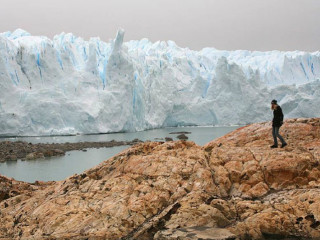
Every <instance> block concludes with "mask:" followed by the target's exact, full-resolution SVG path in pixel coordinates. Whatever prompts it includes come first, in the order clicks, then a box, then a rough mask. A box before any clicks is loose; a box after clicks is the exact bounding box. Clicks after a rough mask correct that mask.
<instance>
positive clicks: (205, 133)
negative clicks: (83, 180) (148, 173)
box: [0, 126, 239, 182]
mask: <svg viewBox="0 0 320 240" xmlns="http://www.w3.org/2000/svg"><path fill="white" fill-rule="evenodd" d="M237 128H239V126H230V127H177V128H161V129H153V130H147V131H142V132H133V133H110V134H98V135H76V136H52V137H17V138H1V139H0V141H4V140H9V141H27V142H32V143H52V142H56V143H64V142H84V141H92V142H98V141H111V140H116V141H130V140H133V139H135V138H138V139H140V140H143V141H147V140H151V141H162V140H163V139H164V138H165V137H171V138H173V140H178V139H177V138H176V137H177V135H178V134H170V133H172V132H190V134H186V135H187V136H188V137H189V139H188V140H189V141H194V142H195V143H197V144H198V145H204V144H206V143H208V142H210V141H212V140H213V139H216V138H218V137H221V136H223V135H225V134H226V133H228V132H231V131H233V130H235V129H237ZM128 147H129V146H119V147H111V148H100V149H94V148H92V149H88V150H87V151H86V152H84V151H70V152H66V155H65V156H61V157H51V158H43V159H36V160H28V161H21V160H18V161H7V162H4V163H0V174H1V175H4V176H7V177H13V178H15V179H16V180H20V181H26V182H34V181H36V180H40V181H51V180H54V181H60V180H63V179H65V178H67V177H69V176H71V175H73V174H75V173H78V174H79V173H81V172H83V171H85V170H87V169H89V168H92V167H94V166H96V165H98V164H99V163H100V162H102V161H104V160H107V159H109V158H110V157H112V156H114V155H116V154H118V153H119V152H121V151H123V150H124V149H126V148H128Z"/></svg>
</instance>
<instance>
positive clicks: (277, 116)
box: [272, 105, 283, 127]
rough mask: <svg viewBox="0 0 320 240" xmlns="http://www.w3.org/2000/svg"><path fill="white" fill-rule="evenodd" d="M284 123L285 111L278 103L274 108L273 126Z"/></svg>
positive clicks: (279, 125)
mask: <svg viewBox="0 0 320 240" xmlns="http://www.w3.org/2000/svg"><path fill="white" fill-rule="evenodd" d="M282 123H283V113H282V109H281V107H280V106H279V105H278V106H277V107H276V109H274V110H273V119H272V127H281V125H282Z"/></svg>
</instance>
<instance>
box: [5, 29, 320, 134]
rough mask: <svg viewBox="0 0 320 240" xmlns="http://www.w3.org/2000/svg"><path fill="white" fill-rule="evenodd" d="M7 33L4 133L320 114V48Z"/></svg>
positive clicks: (113, 129)
mask: <svg viewBox="0 0 320 240" xmlns="http://www.w3.org/2000/svg"><path fill="white" fill-rule="evenodd" d="M123 37H124V31H123V30H119V31H118V34H117V37H116V39H115V40H114V41H111V42H109V43H106V42H103V41H101V40H100V39H99V38H91V39H90V40H89V41H84V40H83V39H82V38H80V37H76V36H74V35H73V34H71V33H68V34H65V33H61V34H60V35H57V36H55V37H54V38H53V40H51V39H49V38H47V37H44V36H31V35H30V34H29V33H28V32H26V31H24V30H21V29H18V30H16V31H14V32H12V33H11V32H5V33H0V135H53V134H57V135H60V134H76V133H84V134H88V133H106V132H119V131H139V130H144V129H150V128H158V127H166V126H185V125H230V124H246V123H251V122H257V121H266V120H270V118H271V117H272V116H271V114H272V113H271V111H270V109H269V103H270V101H271V100H272V99H274V98H275V99H277V100H278V101H279V103H280V105H281V106H282V108H283V111H284V113H285V117H286V118H290V117H316V116H319V115H320V108H319V106H320V80H319V78H320V52H313V53H308V52H301V51H294V52H281V51H270V52H258V51H253V52H252V51H246V50H238V51H222V50H217V49H214V48H205V49H202V50H201V51H192V50H190V49H188V48H180V47H178V46H177V45H176V44H175V43H174V42H173V41H168V42H164V41H159V42H155V43H152V42H150V41H149V40H148V39H142V40H140V41H129V42H123Z"/></svg>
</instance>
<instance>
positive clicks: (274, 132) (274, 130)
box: [272, 127, 278, 146]
mask: <svg viewBox="0 0 320 240" xmlns="http://www.w3.org/2000/svg"><path fill="white" fill-rule="evenodd" d="M272 136H273V142H274V143H273V145H274V146H278V140H277V135H276V128H275V127H272Z"/></svg>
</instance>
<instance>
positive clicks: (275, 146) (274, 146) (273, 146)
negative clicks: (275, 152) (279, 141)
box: [270, 145, 278, 148]
mask: <svg viewBox="0 0 320 240" xmlns="http://www.w3.org/2000/svg"><path fill="white" fill-rule="evenodd" d="M270 147H271V148H277V147H278V146H277V145H272V146H270Z"/></svg>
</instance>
